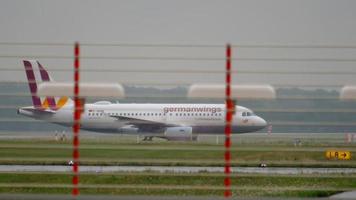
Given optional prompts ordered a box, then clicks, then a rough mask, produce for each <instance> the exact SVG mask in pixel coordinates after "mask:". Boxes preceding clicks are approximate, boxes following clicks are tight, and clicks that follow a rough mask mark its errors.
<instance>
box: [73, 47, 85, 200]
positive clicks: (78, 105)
mask: <svg viewBox="0 0 356 200" xmlns="http://www.w3.org/2000/svg"><path fill="white" fill-rule="evenodd" d="M82 103H83V102H82V101H81V99H80V97H79V43H75V46H74V116H73V117H74V123H73V162H74V163H73V179H72V183H73V190H72V195H73V196H78V195H79V187H78V183H79V128H80V116H81V113H82V111H83V105H82Z"/></svg>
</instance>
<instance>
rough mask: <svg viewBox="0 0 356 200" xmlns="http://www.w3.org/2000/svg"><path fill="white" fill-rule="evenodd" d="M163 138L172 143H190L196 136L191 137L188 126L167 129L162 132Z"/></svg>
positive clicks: (191, 131)
mask: <svg viewBox="0 0 356 200" xmlns="http://www.w3.org/2000/svg"><path fill="white" fill-rule="evenodd" d="M164 136H165V137H164V138H165V139H167V140H174V141H192V140H196V139H197V136H193V128H192V127H189V126H179V127H169V128H167V129H166V131H165V132H164Z"/></svg>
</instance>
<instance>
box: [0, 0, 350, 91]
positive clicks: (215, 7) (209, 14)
mask: <svg viewBox="0 0 356 200" xmlns="http://www.w3.org/2000/svg"><path fill="white" fill-rule="evenodd" d="M355 10H356V1H353V0H349V1H346V0H333V1H331V0H330V1H329V0H293V1H292V0H246V1H240V0H175V1H173V0H127V1H124V0H115V1H79V0H78V1H72V0H61V1H50V0H32V1H25V0H23V1H19V0H8V1H4V0H2V1H1V6H0V25H1V33H0V42H41V43H54V42H60V43H71V42H74V41H80V42H84V43H136V44H141V43H149V44H166V43H168V44H221V45H223V44H225V43H226V42H230V43H232V44H338V45H339V44H340V45H356V22H355V19H356V12H355ZM82 53H83V54H84V55H93V56H94V55H95V56H103V55H110V56H163V57H164V56H174V57H182V56H183V57H184V56H192V57H194V56H195V57H223V56H224V49H223V48H193V49H191V48H147V47H145V48H144V47H142V48H122V47H110V48H109V47H107V48H103V47H100V48H99V47H83V51H82ZM71 54H72V47H56V46H54V47H32V46H30V47H28V46H27V47H26V46H7V45H0V55H27V56H30V55H71ZM234 57H235V58H238V57H321V58H324V57H326V58H331V57H332V58H356V50H355V49H347V50H345V49H341V50H340V49H336V50H335V49H332V50H330V49H326V50H325V49H324V50H321V49H317V50H305V49H296V50H293V49H292V50H286V49H283V50H276V49H262V50H261V49H234ZM31 58H35V57H31ZM21 60H22V58H1V57H0V67H1V68H14V69H22V65H21ZM40 61H41V63H42V64H44V65H45V66H46V67H47V68H49V69H51V68H65V69H71V65H72V61H71V60H63V59H40ZM82 64H83V67H88V68H96V69H98V68H99V67H102V68H110V69H137V70H142V69H145V70H150V69H157V70H159V69H165V70H167V69H170V70H176V69H181V70H182V69H183V70H187V71H189V70H190V69H199V70H201V69H207V70H209V69H210V70H216V69H221V70H222V69H223V67H224V62H222V61H213V62H211V61H210V62H207V61H194V62H192V61H190V62H187V61H147V60H144V61H118V60H115V61H112V60H87V61H83V62H82ZM234 68H235V69H237V70H239V69H240V70H252V71H264V70H277V71H278V70H285V69H287V70H293V71H307V70H314V71H320V70H326V71H335V70H338V71H354V72H356V69H355V62H351V63H315V62H313V63H286V62H284V63H280V62H279V63H275V62H235V63H234ZM51 74H52V76H53V77H54V78H55V79H56V80H71V76H70V74H69V73H63V72H58V71H53V72H52V73H51ZM83 76H84V79H85V80H86V81H91V80H95V81H102V80H104V81H117V82H132V83H135V82H155V83H156V82H157V83H163V84H165V83H186V82H188V83H192V82H221V81H223V78H224V76H223V74H213V73H209V74H203V75H202V74H185V73H181V74H172V73H167V74H161V73H160V74H157V73H156V74H152V73H139V74H134V73H99V72H96V73H86V74H83ZM23 78H24V73H23V72H22V71H17V72H14V71H6V72H1V73H0V81H9V80H20V79H23ZM234 81H235V82H236V83H272V84H292V85H293V84H295V85H298V84H304V85H305V84H321V85H326V84H356V79H355V75H354V74H350V75H280V74H277V75H262V74H239V75H238V76H237V77H235V79H234Z"/></svg>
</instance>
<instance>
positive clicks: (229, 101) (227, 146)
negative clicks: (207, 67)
mask: <svg viewBox="0 0 356 200" xmlns="http://www.w3.org/2000/svg"><path fill="white" fill-rule="evenodd" d="M225 98H226V99H225V105H226V123H225V180H224V184H225V193H224V196H225V197H226V198H229V197H231V196H232V192H231V178H230V173H231V166H230V160H231V152H230V147H231V122H232V114H233V109H234V103H233V101H232V99H231V46H230V44H227V45H226V88H225Z"/></svg>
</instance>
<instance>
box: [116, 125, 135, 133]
mask: <svg viewBox="0 0 356 200" xmlns="http://www.w3.org/2000/svg"><path fill="white" fill-rule="evenodd" d="M119 132H120V133H126V134H133V133H138V128H136V127H134V126H124V127H122V128H120V129H119Z"/></svg>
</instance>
